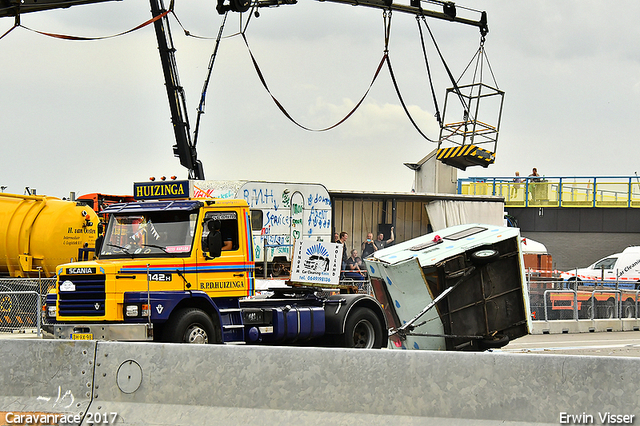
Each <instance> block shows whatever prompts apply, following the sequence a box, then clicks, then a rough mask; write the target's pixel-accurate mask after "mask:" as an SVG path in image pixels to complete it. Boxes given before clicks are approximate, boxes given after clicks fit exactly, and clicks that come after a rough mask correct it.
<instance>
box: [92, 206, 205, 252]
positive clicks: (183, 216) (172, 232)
mask: <svg viewBox="0 0 640 426" xmlns="http://www.w3.org/2000/svg"><path fill="white" fill-rule="evenodd" d="M197 219H198V213H197V212H193V211H170V212H167V211H157V212H154V211H152V212H144V213H137V214H129V215H112V216H111V220H110V221H109V226H108V227H107V231H106V232H105V235H104V243H103V244H102V249H101V250H100V258H101V259H103V258H110V259H114V258H134V257H186V256H189V255H190V254H191V248H192V247H193V238H194V236H195V229H196V223H197Z"/></svg>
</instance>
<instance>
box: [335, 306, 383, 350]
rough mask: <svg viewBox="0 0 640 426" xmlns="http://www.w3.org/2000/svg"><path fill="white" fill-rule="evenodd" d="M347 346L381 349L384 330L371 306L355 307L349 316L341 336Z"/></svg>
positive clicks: (343, 345)
mask: <svg viewBox="0 0 640 426" xmlns="http://www.w3.org/2000/svg"><path fill="white" fill-rule="evenodd" d="M341 338H342V342H341V343H342V344H341V345H340V346H342V347H345V348H362V349H380V348H382V340H383V330H382V324H381V323H380V320H379V319H378V317H377V316H376V314H375V313H374V312H373V311H372V310H371V309H369V308H355V309H354V312H352V313H351V314H350V315H349V317H348V318H347V322H346V324H345V328H344V334H343V335H342V336H341Z"/></svg>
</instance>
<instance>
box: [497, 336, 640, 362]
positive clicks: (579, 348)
mask: <svg viewBox="0 0 640 426" xmlns="http://www.w3.org/2000/svg"><path fill="white" fill-rule="evenodd" d="M501 350H502V351H503V352H510V353H532V354H554V355H593V356H631V357H640V331H621V332H601V333H578V334H536V335H533V334H532V335H529V336H525V337H521V338H519V339H516V340H514V341H513V342H510V343H509V344H508V345H507V346H505V347H504V348H502V349H501Z"/></svg>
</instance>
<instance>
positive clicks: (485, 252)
mask: <svg viewBox="0 0 640 426" xmlns="http://www.w3.org/2000/svg"><path fill="white" fill-rule="evenodd" d="M499 255H500V253H498V250H494V249H490V248H483V249H480V250H476V251H474V252H473V253H471V261H472V262H473V263H475V264H477V265H484V264H485V263H489V262H491V261H492V260H493V259H495V258H497V257H498V256H499Z"/></svg>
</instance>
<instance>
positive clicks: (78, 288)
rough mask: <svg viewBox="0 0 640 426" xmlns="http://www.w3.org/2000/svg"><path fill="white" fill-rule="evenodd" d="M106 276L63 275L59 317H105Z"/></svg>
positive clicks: (60, 282) (60, 284)
mask: <svg viewBox="0 0 640 426" xmlns="http://www.w3.org/2000/svg"><path fill="white" fill-rule="evenodd" d="M104 282H105V276H104V275H61V276H60V278H59V280H58V316H62V317H72V316H96V317H97V316H104V312H105V306H104V301H105V290H104Z"/></svg>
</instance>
